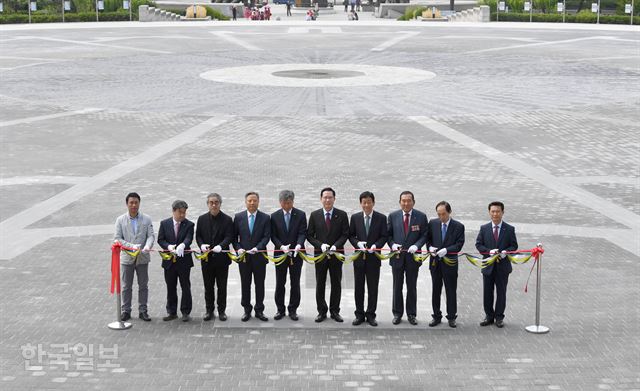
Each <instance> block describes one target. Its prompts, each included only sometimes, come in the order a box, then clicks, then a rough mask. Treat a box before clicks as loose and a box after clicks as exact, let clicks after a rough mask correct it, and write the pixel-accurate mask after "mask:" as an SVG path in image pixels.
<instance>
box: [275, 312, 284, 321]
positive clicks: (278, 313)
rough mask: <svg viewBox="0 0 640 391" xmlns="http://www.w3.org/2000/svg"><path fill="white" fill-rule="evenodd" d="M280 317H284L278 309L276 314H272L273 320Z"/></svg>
mask: <svg viewBox="0 0 640 391" xmlns="http://www.w3.org/2000/svg"><path fill="white" fill-rule="evenodd" d="M282 318H284V312H280V311H278V312H276V314H275V315H274V316H273V320H280V319H282Z"/></svg>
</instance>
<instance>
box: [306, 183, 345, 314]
mask: <svg viewBox="0 0 640 391" xmlns="http://www.w3.org/2000/svg"><path fill="white" fill-rule="evenodd" d="M320 201H321V202H322V208H320V209H318V210H315V211H313V212H311V216H310V217H309V229H308V232H307V240H308V241H309V243H311V245H313V247H314V252H315V254H316V255H317V254H321V253H325V252H326V253H327V256H326V257H325V259H324V260H323V261H322V262H319V263H316V265H315V266H316V304H317V307H318V316H317V317H316V322H318V323H320V322H322V321H323V320H325V319H327V310H329V311H330V313H331V319H333V320H335V321H336V322H343V321H344V320H343V319H342V316H340V296H341V293H342V287H341V284H342V262H341V261H340V260H338V259H337V258H336V257H335V256H334V255H332V254H333V253H334V252H340V253H342V254H344V249H343V247H344V244H345V243H346V242H347V239H348V238H349V220H348V217H347V213H346V212H345V211H342V210H340V209H336V208H334V207H333V204H334V203H335V201H336V192H335V191H334V190H333V189H332V188H330V187H326V188H324V189H322V191H320ZM327 272H329V276H330V278H331V297H330V299H329V307H327V301H326V300H325V297H324V291H325V286H326V284H327Z"/></svg>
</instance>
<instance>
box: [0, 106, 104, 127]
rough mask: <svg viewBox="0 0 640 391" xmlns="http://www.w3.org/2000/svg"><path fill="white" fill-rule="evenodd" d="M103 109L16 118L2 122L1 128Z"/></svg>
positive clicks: (0, 123)
mask: <svg viewBox="0 0 640 391" xmlns="http://www.w3.org/2000/svg"><path fill="white" fill-rule="evenodd" d="M101 110H102V109H94V108H89V109H82V110H74V111H65V112H63V113H56V114H47V115H38V116H36V117H29V118H20V119H14V120H11V121H4V122H0V128H4V127H6V126H12V125H19V124H30V123H32V122H38V121H44V120H48V119H55V118H63V117H70V116H72V115H80V114H88V113H94V112H96V111H101Z"/></svg>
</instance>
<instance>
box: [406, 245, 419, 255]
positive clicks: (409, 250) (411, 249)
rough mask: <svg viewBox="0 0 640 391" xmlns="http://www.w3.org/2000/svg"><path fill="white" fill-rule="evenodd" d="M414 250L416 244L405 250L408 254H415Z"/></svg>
mask: <svg viewBox="0 0 640 391" xmlns="http://www.w3.org/2000/svg"><path fill="white" fill-rule="evenodd" d="M416 251H418V246H416V245H415V244H413V245H411V247H409V249H408V250H407V252H408V253H409V254H415V252H416Z"/></svg>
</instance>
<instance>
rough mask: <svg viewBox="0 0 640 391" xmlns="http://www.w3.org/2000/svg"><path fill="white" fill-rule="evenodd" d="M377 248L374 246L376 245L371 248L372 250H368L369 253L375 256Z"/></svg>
mask: <svg viewBox="0 0 640 391" xmlns="http://www.w3.org/2000/svg"><path fill="white" fill-rule="evenodd" d="M375 248H376V245H375V244H374V245H372V246H371V248H370V249H368V250H367V252H368V253H369V254H373V253H375V252H376V250H375Z"/></svg>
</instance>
